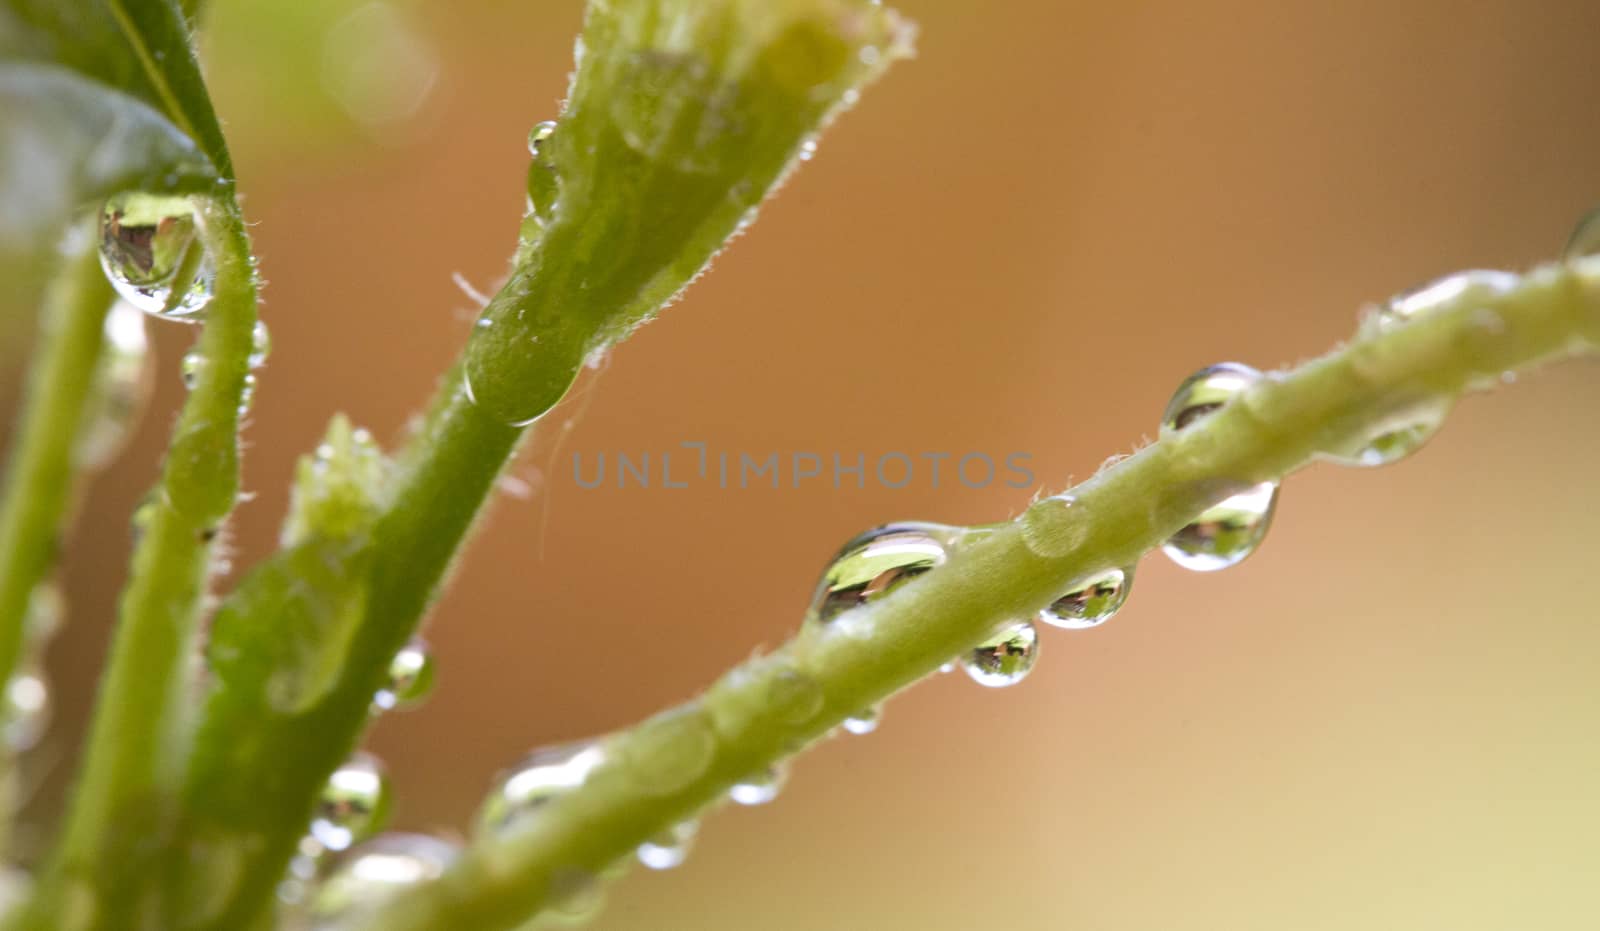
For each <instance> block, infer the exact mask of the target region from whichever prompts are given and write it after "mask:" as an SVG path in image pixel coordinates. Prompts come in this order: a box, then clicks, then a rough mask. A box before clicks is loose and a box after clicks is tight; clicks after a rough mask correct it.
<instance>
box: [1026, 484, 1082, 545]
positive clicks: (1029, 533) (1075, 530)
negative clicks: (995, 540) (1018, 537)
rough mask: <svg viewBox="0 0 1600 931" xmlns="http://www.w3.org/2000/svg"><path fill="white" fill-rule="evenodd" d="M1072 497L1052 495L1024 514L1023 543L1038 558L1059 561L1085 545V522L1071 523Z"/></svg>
mask: <svg viewBox="0 0 1600 931" xmlns="http://www.w3.org/2000/svg"><path fill="white" fill-rule="evenodd" d="M1074 503H1076V499H1075V498H1073V497H1072V495H1052V496H1050V497H1048V498H1045V499H1043V500H1042V501H1036V502H1034V504H1033V505H1032V506H1031V507H1029V508H1028V509H1027V510H1026V511H1024V512H1022V520H1021V522H1020V523H1021V526H1022V542H1023V543H1024V544H1026V545H1027V547H1028V550H1029V551H1030V552H1032V553H1033V554H1034V555H1035V556H1040V557H1043V558H1045V559H1059V558H1060V557H1062V556H1066V555H1069V554H1071V553H1073V552H1074V551H1076V550H1077V549H1078V547H1080V546H1082V545H1083V535H1084V532H1085V528H1084V525H1083V522H1082V521H1076V522H1075V521H1072V520H1070V519H1069V515H1070V514H1071V508H1072V506H1073V504H1074Z"/></svg>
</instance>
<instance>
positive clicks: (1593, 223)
mask: <svg viewBox="0 0 1600 931" xmlns="http://www.w3.org/2000/svg"><path fill="white" fill-rule="evenodd" d="M1591 255H1600V207H1596V208H1594V209H1593V210H1590V211H1589V212H1588V213H1586V214H1584V215H1583V219H1581V220H1579V221H1578V225H1577V226H1574V227H1573V228H1572V235H1571V236H1570V237H1568V238H1567V247H1566V248H1565V249H1563V250H1561V257H1562V258H1564V259H1567V260H1568V261H1571V260H1572V259H1582V258H1587V257H1588V256H1591Z"/></svg>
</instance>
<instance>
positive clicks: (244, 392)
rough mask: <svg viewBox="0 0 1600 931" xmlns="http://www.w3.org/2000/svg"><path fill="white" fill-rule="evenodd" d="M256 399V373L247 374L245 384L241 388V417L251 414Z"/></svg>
mask: <svg viewBox="0 0 1600 931" xmlns="http://www.w3.org/2000/svg"><path fill="white" fill-rule="evenodd" d="M255 399H256V376H255V373H254V372H246V373H245V375H244V383H243V384H242V385H240V387H239V416H240V417H243V416H244V415H246V414H248V413H250V405H251V403H252V402H254V401H255Z"/></svg>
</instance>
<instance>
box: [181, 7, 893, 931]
mask: <svg viewBox="0 0 1600 931" xmlns="http://www.w3.org/2000/svg"><path fill="white" fill-rule="evenodd" d="M908 43H909V28H908V27H906V26H905V25H904V24H903V23H902V22H901V21H900V20H899V19H898V17H896V16H894V15H893V14H892V13H890V12H888V11H886V10H884V9H883V8H881V7H880V6H877V5H876V4H873V3H870V2H868V0H633V2H628V3H620V4H619V3H609V2H594V3H591V4H590V6H589V15H588V17H587V20H586V25H585V30H584V43H583V48H584V50H585V51H584V54H583V57H582V60H581V61H580V63H579V68H578V74H577V77H576V78H575V80H574V82H573V85H572V92H571V94H570V96H569V99H568V102H567V105H566V107H565V109H564V112H563V114H562V118H561V120H560V128H559V129H558V130H557V131H556V134H555V136H554V138H553V139H552V140H550V141H549V142H548V144H547V146H546V147H545V150H544V151H543V154H541V155H540V156H539V158H538V160H537V161H536V164H535V167H536V168H537V169H538V170H539V171H540V172H545V173H546V174H548V175H549V180H551V181H552V182H554V184H553V190H547V189H546V188H545V187H543V186H541V187H540V195H539V196H540V197H545V196H546V195H549V198H550V199H548V200H545V201H542V202H540V203H538V205H537V209H539V210H541V211H542V213H541V214H540V219H539V222H538V223H537V224H534V226H537V231H536V233H535V232H530V234H529V237H530V238H528V239H526V240H524V242H523V243H522V244H521V246H520V247H519V249H518V251H517V253H516V262H515V267H514V268H513V271H512V275H511V278H510V279H509V281H508V282H507V284H506V285H505V286H504V287H503V288H502V289H501V290H500V292H499V293H498V294H496V295H495V297H494V299H493V300H492V301H490V303H489V305H488V306H487V307H486V308H485V309H484V312H483V315H482V317H481V319H480V321H479V326H478V327H476V328H475V329H474V330H473V334H472V336H471V338H470V340H469V342H468V346H467V349H466V350H465V352H464V354H463V360H462V362H461V363H460V364H459V365H458V366H457V367H456V368H455V369H454V370H453V371H452V372H451V374H450V375H448V376H447V377H446V379H445V381H444V382H443V384H442V386H441V389H440V395H439V396H438V398H437V399H436V400H435V402H434V403H433V404H432V405H431V406H430V407H429V409H428V413H427V414H426V415H425V417H424V418H423V420H422V422H421V425H420V428H419V431H418V433H417V435H416V436H414V437H412V438H411V440H410V442H409V443H408V445H407V448H406V449H405V450H402V451H401V452H400V454H399V455H398V457H397V460H396V461H397V467H398V470H399V471H398V474H397V475H396V476H395V478H394V479H393V484H392V487H389V488H387V489H385V491H386V493H387V500H385V501H384V502H383V505H382V509H381V511H380V512H379V514H378V517H377V521H376V524H375V525H374V526H372V527H371V529H370V534H369V538H370V541H371V542H370V544H369V545H368V546H367V548H366V550H365V551H364V552H363V553H362V554H361V557H362V558H363V559H365V560H367V561H368V562H367V563H366V565H367V566H368V568H367V569H366V570H365V573H364V579H363V580H362V582H361V588H362V596H363V597H365V598H366V599H367V601H366V604H365V607H364V609H362V616H361V618H360V621H359V626H358V627H357V630H356V633H355V634H354V636H353V639H352V641H351V645H350V646H349V648H348V651H347V652H346V654H345V655H344V656H343V657H342V662H341V663H340V664H339V666H338V678H337V680H336V681H335V682H334V683H333V685H332V686H331V688H330V689H329V690H328V691H327V692H326V693H325V694H322V695H319V696H316V697H315V698H314V700H313V703H312V704H311V705H310V706H309V707H305V708H300V707H295V708H293V709H291V710H287V711H286V710H285V709H284V708H282V707H274V703H273V701H272V700H271V696H270V695H269V694H268V693H267V689H266V688H265V687H264V686H263V683H264V682H265V681H266V679H267V676H266V675H265V674H263V670H261V669H259V668H255V669H252V662H251V660H254V661H255V663H254V665H255V666H257V667H259V666H262V665H265V664H266V663H267V662H268V661H269V659H268V658H267V657H265V656H253V657H250V658H247V659H243V660H241V659H239V658H238V657H234V658H233V664H232V666H231V668H230V672H231V674H232V675H231V677H229V676H222V677H220V681H219V682H218V684H217V686H216V687H215V688H214V689H213V691H212V692H211V694H210V696H209V698H208V700H207V703H206V708H205V713H204V723H203V724H202V727H201V733H200V738H199V740H198V742H197V746H198V750H197V753H196V755H195V758H194V765H193V766H192V767H191V771H190V774H189V779H188V783H187V786H186V790H185V797H184V802H183V806H182V807H183V810H184V815H185V822H184V826H183V829H182V836H181V842H180V844H179V850H180V852H179V853H178V854H177V859H176V860H175V861H174V862H173V863H171V864H169V867H170V869H171V872H172V874H173V875H172V881H173V883H174V888H175V891H174V893H173V896H172V898H173V900H174V901H175V902H177V903H178V909H179V913H180V914H181V916H182V917H181V920H180V921H179V922H178V926H179V927H182V928H185V929H205V931H223V929H228V931H232V929H236V928H239V927H243V926H247V925H248V924H249V923H251V922H252V921H254V920H256V919H257V918H258V916H259V915H260V913H261V912H262V911H263V910H265V909H267V908H268V907H269V906H270V903H271V902H272V893H273V891H274V889H275V887H276V885H277V883H278V880H279V878H280V877H281V876H282V872H283V867H284V865H285V864H286V863H287V862H288V860H289V858H290V856H291V855H292V853H293V852H294V850H295V847H296V845H297V843H298V841H299V840H300V838H301V836H302V834H303V833H304V831H305V829H306V825H307V821H308V819H309V817H310V815H311V812H312V811H313V809H314V807H315V804H316V800H317V797H318V794H319V793H320V791H321V790H322V788H323V786H324V784H325V783H326V780H327V777H328V774H329V773H330V772H331V771H332V770H333V769H334V768H335V767H336V766H337V765H338V764H339V763H340V762H341V761H342V760H343V759H344V758H345V756H346V755H347V754H348V753H349V752H350V750H351V748H352V747H353V746H354V745H355V743H356V742H357V741H358V740H359V738H360V734H361V731H362V729H363V728H364V727H365V725H366V723H367V722H368V720H369V706H370V704H371V701H372V697H373V695H374V694H375V692H376V691H377V690H378V689H379V687H380V686H381V685H382V684H383V680H384V676H385V674H386V671H387V669H388V666H389V663H390V661H391V659H392V658H393V656H394V653H395V651H396V650H398V649H399V648H400V647H401V646H402V645H403V644H404V643H405V641H406V640H407V639H408V638H409V637H410V636H411V634H412V633H413V632H414V631H415V629H416V627H417V625H418V624H419V623H420V621H421V618H422V616H423V615H424V613H425V612H426V610H427V608H428V605H429V603H430V602H431V601H432V599H433V598H434V597H435V595H436V593H437V591H438V590H439V588H440V586H441V585H442V583H443V581H444V579H445V578H446V577H447V576H448V574H449V568H450V566H451V564H452V562H453V561H454V559H455V558H456V555H457V551H458V550H459V548H460V547H461V546H462V543H463V541H464V540H465V539H466V538H467V536H468V535H469V531H470V528H471V525H472V523H473V521H474V519H475V517H476V515H477V514H478V512H479V510H480V508H481V507H482V505H483V503H484V501H485V500H486V499H487V498H488V497H489V494H490V492H491V490H492V489H493V485H494V479H495V478H496V476H497V475H498V474H499V472H500V470H501V468H502V467H503V466H504V464H505V463H506V462H507V461H508V460H509V459H510V457H511V456H512V454H513V453H514V451H515V449H516V445H517V443H518V440H519V438H520V437H521V436H522V435H523V434H524V432H525V430H524V428H522V427H518V426H515V425H516V424H526V423H529V422H531V421H532V420H533V419H535V418H537V417H539V416H541V415H543V414H544V413H545V412H547V411H548V410H549V409H550V408H551V407H552V406H553V405H554V404H556V403H557V402H558V401H559V400H560V399H561V397H562V395H563V394H564V393H565V392H566V390H567V389H568V387H569V386H570V385H571V383H572V381H573V379H574V378H575V377H576V373H577V372H578V370H579V368H580V367H581V365H582V364H583V360H584V358H585V357H586V356H587V354H588V353H590V352H592V351H593V350H595V349H597V348H601V347H604V346H608V345H610V344H611V343H613V342H615V341H617V340H619V339H621V338H622V337H623V336H625V335H626V334H627V332H628V331H629V330H631V329H632V328H633V327H635V326H637V325H638V324H640V323H641V322H643V321H644V320H645V319H647V318H648V317H649V316H650V315H652V314H654V313H655V312H656V311H657V310H658V309H659V308H660V307H661V306H662V305H663V304H664V303H666V302H667V301H668V300H669V299H670V298H671V297H672V296H673V295H674V294H676V293H677V292H678V291H680V290H681V289H682V288H683V287H684V286H686V285H687V284H688V283H689V281H690V280H692V278H693V277H694V276H695V275H696V274H698V273H699V272H700V271H701V270H702V269H703V268H704V267H705V266H706V264H707V263H708V262H709V261H710V260H711V258H712V257H713V256H714V255H715V254H716V252H717V251H718V250H719V249H720V248H721V247H722V246H723V245H724V244H725V243H726V241H727V239H728V237H729V236H730V235H732V234H733V233H734V232H735V231H736V230H738V229H740V228H742V226H741V224H743V223H744V222H745V221H746V220H747V219H748V217H749V216H750V213H749V211H750V210H751V208H753V207H754V206H755V205H756V204H758V203H759V202H760V201H761V199H762V198H763V197H764V196H765V195H766V193H767V192H768V191H769V190H771V188H772V187H773V186H774V185H775V184H776V183H777V182H778V181H779V180H780V179H781V178H782V177H783V175H784V173H785V172H786V171H787V170H789V169H790V168H791V167H792V166H793V165H794V164H795V163H796V160H797V157H799V156H800V155H801V154H802V153H805V152H808V151H809V147H808V143H809V144H814V143H813V142H812V140H813V139H814V136H815V133H816V132H817V131H819V130H820V129H821V127H822V126H824V125H825V124H826V123H827V121H828V120H829V119H830V118H831V117H832V116H833V115H834V114H836V113H837V112H838V111H839V110H841V109H842V108H843V107H845V106H847V105H848V102H850V101H852V100H854V99H855V94H856V91H857V89H858V88H859V87H860V86H862V85H864V84H865V83H866V82H867V81H869V80H871V79H872V78H873V77H875V76H876V75H877V74H879V73H880V72H881V71H882V70H883V69H884V68H885V67H886V66H887V65H888V63H889V62H891V61H893V60H895V59H897V58H899V57H902V56H903V55H905V54H907V48H908ZM557 192H558V193H557ZM530 229H531V227H530ZM469 384H470V385H471V386H472V387H473V388H474V389H475V390H476V393H475V394H473V395H472V396H470V397H469V394H468V386H469ZM286 558H288V557H286V556H284V555H283V554H280V555H279V556H278V557H274V560H277V561H276V562H270V563H269V565H267V566H264V567H261V569H259V570H258V571H260V572H261V575H260V576H255V575H254V573H253V574H252V577H254V578H260V579H263V581H261V583H260V584H259V585H258V586H254V587H252V591H251V594H250V595H241V594H240V593H239V592H236V593H235V595H234V596H230V598H229V599H228V600H227V602H225V603H224V605H223V608H222V611H221V612H219V618H220V617H222V616H223V615H224V614H225V615H226V616H227V617H228V619H229V621H230V624H233V625H240V626H244V627H248V625H250V624H252V623H259V624H269V623H271V622H272V618H271V617H266V616H261V612H260V611H258V610H256V608H255V606H256V605H257V604H268V603H273V604H281V603H282V602H281V601H275V600H273V599H272V598H268V597H266V596H268V595H271V594H276V593H275V592H273V591H272V588H273V584H274V583H272V582H270V581H266V579H267V576H268V575H269V574H270V570H277V569H281V568H282V565H283V563H282V560H284V559H286ZM286 575H287V573H282V574H280V577H283V576H286ZM241 591H242V588H241ZM252 595H259V596H262V597H261V598H260V600H259V601H257V602H252V601H251V596H252ZM219 637H220V627H219ZM322 645H324V646H325V645H326V643H324V644H322ZM255 652H257V653H264V652H266V651H265V650H263V649H261V648H260V645H259V643H258V645H257V646H256V648H255ZM245 735H248V736H245ZM214 863H226V864H228V866H227V870H226V875H225V876H223V877H222V878H221V879H218V878H216V877H215V875H214V873H213V872H212V871H211V870H208V869H206V868H205V865H206V864H214Z"/></svg>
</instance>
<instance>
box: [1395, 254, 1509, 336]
mask: <svg viewBox="0 0 1600 931" xmlns="http://www.w3.org/2000/svg"><path fill="white" fill-rule="evenodd" d="M1519 281H1520V279H1518V278H1517V276H1516V275H1513V274H1511V273H1510V272H1502V271H1493V270H1489V269H1481V268H1477V269H1471V270H1469V271H1464V272H1455V273H1454V274H1450V275H1445V276H1444V277H1443V278H1436V279H1434V280H1433V281H1430V282H1428V283H1426V284H1423V285H1418V286H1417V287H1415V288H1411V289H1409V290H1406V291H1402V292H1400V293H1399V294H1396V295H1395V296H1394V297H1391V298H1390V299H1389V300H1388V301H1386V302H1385V303H1384V304H1383V306H1381V307H1379V308H1378V313H1377V315H1376V316H1374V317H1373V318H1371V324H1370V325H1371V326H1375V327H1376V328H1377V329H1378V330H1379V331H1380V332H1382V331H1386V330H1392V329H1394V328H1395V327H1398V326H1403V325H1404V324H1407V323H1410V322H1411V321H1413V320H1420V319H1422V318H1423V317H1426V316H1428V315H1429V314H1432V313H1433V312H1435V311H1437V310H1438V309H1439V308H1441V307H1446V306H1449V305H1451V304H1454V303H1457V302H1459V301H1463V300H1473V299H1476V300H1483V301H1488V300H1490V299H1492V298H1495V297H1497V296H1499V295H1502V294H1505V293H1507V292H1508V291H1512V290H1515V289H1516V287H1517V284H1518V282H1519Z"/></svg>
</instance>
